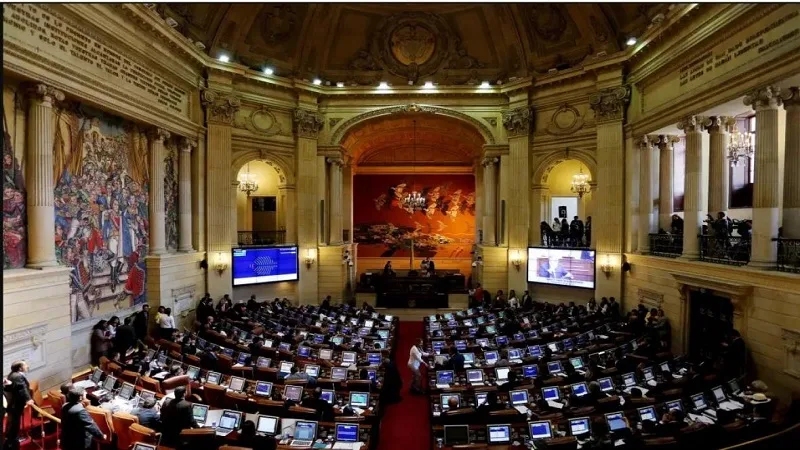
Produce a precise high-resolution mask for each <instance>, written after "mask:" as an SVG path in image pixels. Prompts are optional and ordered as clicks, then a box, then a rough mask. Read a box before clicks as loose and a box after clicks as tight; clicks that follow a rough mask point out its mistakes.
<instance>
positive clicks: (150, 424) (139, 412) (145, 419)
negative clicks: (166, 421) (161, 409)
mask: <svg viewBox="0 0 800 450" xmlns="http://www.w3.org/2000/svg"><path fill="white" fill-rule="evenodd" d="M155 406H156V399H154V398H148V399H146V400H144V401H141V402H139V406H138V407H137V408H135V409H134V410H133V411H131V414H133V415H134V416H136V417H137V418H138V419H139V425H141V426H143V427H147V428H150V429H153V430H155V431H161V415H160V414H159V413H158V411H156V410H155Z"/></svg>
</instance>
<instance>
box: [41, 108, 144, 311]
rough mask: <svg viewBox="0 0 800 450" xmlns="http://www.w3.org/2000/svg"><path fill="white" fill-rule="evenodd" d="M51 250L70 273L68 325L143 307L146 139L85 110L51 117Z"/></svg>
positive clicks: (113, 119)
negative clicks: (53, 248) (53, 126)
mask: <svg viewBox="0 0 800 450" xmlns="http://www.w3.org/2000/svg"><path fill="white" fill-rule="evenodd" d="M56 123H57V127H56V131H55V139H54V149H53V152H54V170H55V181H56V183H55V185H56V187H55V200H54V201H55V209H56V229H55V244H56V254H57V257H58V261H59V262H60V263H61V264H64V265H66V266H69V267H71V268H72V273H71V274H70V306H71V310H72V320H73V321H74V322H75V321H80V320H85V319H89V318H91V317H93V316H95V315H99V314H105V313H108V312H111V311H114V310H120V309H126V308H130V307H132V306H135V305H138V304H141V303H144V302H145V266H144V256H145V255H146V254H147V247H148V226H149V224H148V217H149V216H148V190H149V186H148V177H149V174H148V164H147V153H148V152H147V138H146V136H145V135H144V133H143V132H142V131H141V130H140V129H138V128H137V127H135V126H134V125H133V124H131V123H129V122H126V121H124V120H123V119H120V118H118V117H114V116H110V115H107V114H105V113H103V112H100V111H97V110H94V109H91V108H89V107H86V106H84V105H70V106H69V107H67V108H65V109H60V110H58V111H57V112H56Z"/></svg>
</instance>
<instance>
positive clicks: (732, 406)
mask: <svg viewBox="0 0 800 450" xmlns="http://www.w3.org/2000/svg"><path fill="white" fill-rule="evenodd" d="M711 393H712V394H714V400H716V402H717V406H719V407H720V408H722V409H726V410H729V411H733V410H736V409H741V408H743V407H744V405H742V404H741V403H739V402H737V401H735V400H732V399H728V395H727V394H726V393H725V390H723V389H722V386H717V387H714V388H712V389H711Z"/></svg>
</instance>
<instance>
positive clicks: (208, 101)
mask: <svg viewBox="0 0 800 450" xmlns="http://www.w3.org/2000/svg"><path fill="white" fill-rule="evenodd" d="M200 100H201V102H202V104H203V106H204V107H205V108H206V122H208V123H218V124H222V125H233V118H234V116H235V115H236V112H237V111H239V108H240V107H241V106H242V101H241V100H239V98H238V97H236V96H233V95H223V94H221V93H219V92H217V91H213V90H211V89H206V90H204V91H203V92H202V94H201V96H200Z"/></svg>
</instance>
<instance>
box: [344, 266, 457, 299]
mask: <svg viewBox="0 0 800 450" xmlns="http://www.w3.org/2000/svg"><path fill="white" fill-rule="evenodd" d="M356 292H357V293H359V292H362V293H367V292H370V293H374V294H375V304H376V306H378V307H381V308H448V307H449V303H450V302H449V297H450V295H451V294H461V295H463V294H465V293H466V279H465V277H464V275H463V274H462V273H461V271H459V270H436V271H435V273H434V274H433V275H432V276H423V273H422V272H420V271H417V270H396V271H395V272H394V274H393V275H384V273H383V269H373V270H367V271H366V272H364V273H362V274H361V277H360V279H359V283H358V288H357V289H356Z"/></svg>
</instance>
